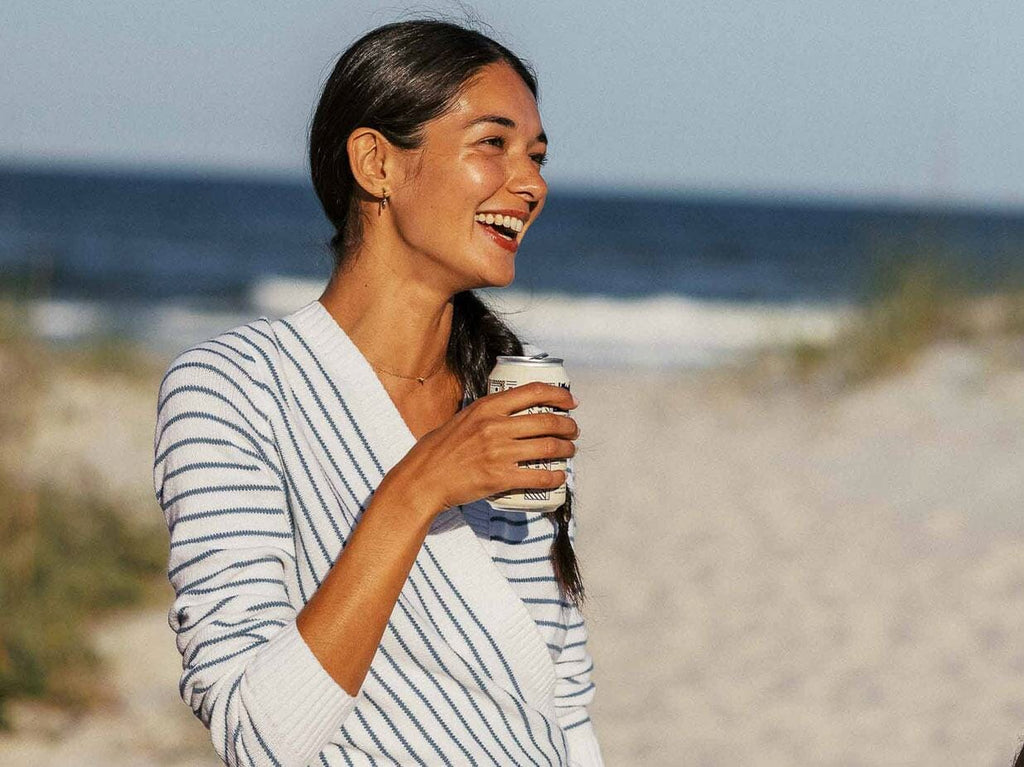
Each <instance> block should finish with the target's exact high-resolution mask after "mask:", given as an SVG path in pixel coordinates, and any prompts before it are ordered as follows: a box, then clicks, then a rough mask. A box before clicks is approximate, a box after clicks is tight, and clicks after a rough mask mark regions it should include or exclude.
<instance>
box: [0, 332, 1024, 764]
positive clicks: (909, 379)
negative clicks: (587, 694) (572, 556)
mask: <svg viewBox="0 0 1024 767" xmlns="http://www.w3.org/2000/svg"><path fill="white" fill-rule="evenodd" d="M570 372H571V373H572V374H573V378H574V385H573V388H574V391H575V392H577V394H578V397H579V399H580V401H581V403H582V404H581V406H580V409H579V411H578V413H577V415H578V419H579V421H580V423H581V426H582V436H581V438H580V440H579V443H578V444H579V454H578V462H577V468H578V476H579V479H578V485H579V503H578V512H577V513H578V522H579V544H578V547H579V551H580V556H581V559H582V563H583V572H584V579H585V582H586V585H587V590H588V594H589V603H588V607H587V610H586V614H587V617H588V620H589V625H590V632H591V652H592V654H593V655H594V658H595V661H596V672H595V673H596V681H597V684H598V693H597V698H596V701H595V704H594V707H593V710H592V715H593V719H594V721H595V724H596V727H597V731H598V734H599V736H600V739H601V742H602V745H603V749H604V754H605V760H606V763H607V764H609V765H706V766H708V767H711V766H717V765H723V766H724V765H736V764H757V765H779V766H780V767H782V766H792V765H823V766H831V765H835V766H839V765H872V766H875V765H923V764H949V765H971V766H972V767H973V766H977V765H980V766H983V767H985V766H988V765H991V766H992V767H996V766H997V765H1007V766H1008V765H1010V764H1011V763H1012V761H1013V754H1014V752H1015V749H1016V748H1017V747H1018V745H1019V743H1020V740H1021V738H1022V737H1024V649H1021V646H1020V645H1018V644H1017V640H1018V638H1019V637H1020V636H1021V634H1022V632H1024V517H1022V515H1021V514H1020V502H1021V499H1022V498H1024V353H1022V351H1021V347H1020V345H1019V344H1004V345H1002V346H999V347H996V346H982V345H943V346H935V347H932V348H931V349H930V350H928V351H927V352H926V353H925V354H923V355H922V356H920V357H919V358H918V359H917V360H916V361H915V363H914V365H913V366H912V368H911V369H909V370H907V371H905V372H903V373H901V374H899V375H894V376H890V377H886V378H883V379H879V380H877V381H875V382H872V383H869V384H865V385H862V386H859V387H856V388H848V389H843V390H833V389H830V388H829V387H821V386H813V385H808V384H801V383H798V382H796V381H794V380H791V379H789V378H788V377H786V376H780V375H771V374H767V373H765V372H764V371H753V370H744V371H741V372H737V371H735V370H727V369H716V370H707V371H702V372H667V371H665V372H656V371H646V372H641V373H632V372H629V371H624V370H611V371H601V370H597V369H576V370H573V369H570ZM155 387H156V380H152V379H149V378H145V377H142V378H141V379H134V380H133V379H125V378H112V377H103V376H100V375H95V376H91V377H89V376H66V377H63V378H59V379H55V380H53V381H52V382H51V383H50V384H49V386H48V389H47V391H46V392H45V393H44V403H45V404H44V406H42V407H40V408H39V409H38V412H37V416H36V417H37V424H36V427H35V429H34V431H33V434H34V436H33V439H32V440H31V444H30V445H28V454H27V456H24V457H23V459H22V460H20V462H19V466H20V468H19V470H20V471H22V472H26V473H33V472H36V473H39V474H38V476H40V477H43V478H46V479H48V480H49V481H54V482H58V483H60V482H63V483H66V484H69V485H74V484H75V483H79V482H89V483H92V485H94V486H95V487H98V488H100V489H102V491H103V492H106V493H109V494H110V495H111V496H112V497H115V498H117V499H120V500H121V501H122V502H123V503H122V505H123V506H124V507H125V508H126V509H128V510H129V513H131V514H133V515H138V516H139V518H143V519H150V520H154V521H159V519H160V511H159V508H158V506H157V504H156V501H155V500H153V498H152V493H151V489H150V488H149V485H148V483H149V481H150V475H149V471H150V466H151V450H152V421H153V409H154V406H155V394H156V388H155ZM112 401H114V402H116V407H117V410H118V413H119V414H120V419H119V422H118V426H117V428H116V429H114V430H113V431H108V432H102V431H100V430H99V429H98V425H99V424H101V423H103V422H105V419H106V418H107V416H108V415H109V408H110V407H111V402H112ZM93 427H96V428H93ZM54 466H60V467H61V468H60V472H59V474H58V475H56V476H52V475H48V474H47V472H52V471H53V469H52V467H54ZM155 534H157V533H155ZM94 637H95V642H96V645H97V648H98V650H99V652H100V654H101V655H102V657H104V658H105V659H106V663H107V668H108V669H109V675H110V679H111V680H113V682H114V691H113V694H112V696H111V699H110V700H109V701H107V702H106V703H104V705H103V706H101V707H100V708H99V709H98V710H96V711H95V712H93V713H91V714H88V715H85V716H81V717H77V718H71V717H62V716H60V715H57V714H55V713H54V712H52V711H47V710H45V709H41V708H39V707H38V706H31V705H26V704H19V705H18V706H16V707H15V708H14V709H13V712H12V713H13V714H14V715H15V716H14V719H15V724H16V726H17V727H18V730H17V731H16V732H15V734H13V735H12V734H4V735H0V763H2V764H4V765H12V767H13V766H14V765H29V764H31V765H35V764H58V763H59V764H62V765H95V764H108V765H203V764H207V765H213V764H216V763H218V762H217V760H216V758H215V757H214V756H213V752H212V749H211V748H210V747H209V746H208V745H207V736H206V733H205V731H204V730H203V728H202V727H201V725H200V724H199V723H198V722H197V721H195V720H194V719H192V717H191V714H190V713H189V712H188V711H187V709H186V708H185V706H184V704H182V703H181V702H180V701H179V700H178V698H177V691H176V684H175V680H176V678H177V673H178V668H179V667H180V666H179V664H180V660H179V658H178V656H177V654H176V652H175V650H174V646H173V638H172V635H171V632H170V630H169V629H168V628H167V626H166V623H165V620H164V606H162V605H159V604H157V605H155V606H150V607H147V608H145V609H143V610H138V611H135V612H132V613H128V614H124V615H119V616H118V617H116V618H114V619H109V620H106V621H105V622H103V623H102V624H99V625H98V626H97V628H96V631H95V634H94Z"/></svg>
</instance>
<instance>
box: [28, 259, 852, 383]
mask: <svg viewBox="0 0 1024 767" xmlns="http://www.w3.org/2000/svg"><path fill="white" fill-rule="evenodd" d="M323 287H324V284H323V282H321V281H317V280H301V279H289V278H278V277H274V278H265V279H261V280H259V281H257V282H256V283H254V284H253V285H252V287H251V290H250V292H249V295H248V301H247V306H243V307H232V308H230V309H228V308H219V307H218V306H217V305H216V304H212V305H211V304H196V303H194V302H185V301H163V302H152V303H145V304H143V303H123V302H122V303H118V302H109V301H68V300H52V299H47V300H40V301H36V302H35V303H34V304H33V305H32V307H31V312H30V316H29V319H30V324H31V326H32V330H33V332H35V333H36V334H37V335H40V336H43V337H46V338H50V339H54V340H58V341H62V342H76V341H79V340H85V339H88V338H96V337H106V338H110V337H123V338H128V339H131V340H134V341H137V342H139V343H141V344H143V345H145V346H147V347H148V348H150V349H153V350H154V351H157V352H160V353H167V354H172V353H174V352H177V351H180V350H183V349H185V348H187V347H189V346H191V345H193V344H196V343H200V342H202V341H204V340H206V339H208V338H212V337H213V336H215V335H217V334H218V333H221V332H223V331H225V330H228V329H230V328H232V327H236V326H238V325H241V324H243V323H245V322H248V321H251V320H253V319H256V318H257V317H261V316H265V317H270V318H275V317H281V316H284V315H286V314H289V313H291V312H292V311H295V310H296V309H299V308H301V307H302V306H304V305H306V304H307V303H309V302H310V301H313V300H315V299H316V298H317V297H318V296H319V295H320V293H321V292H322V291H323ZM482 293H483V297H484V300H485V301H486V302H487V303H488V304H489V305H490V306H491V307H492V308H493V309H494V310H495V311H496V312H497V313H498V314H499V315H500V316H502V317H503V318H504V319H505V321H506V322H507V323H508V324H509V325H510V326H511V327H512V328H513V329H514V330H515V331H516V332H517V333H518V334H519V336H520V337H521V338H522V339H523V341H524V342H527V343H529V344H531V345H532V346H534V347H538V348H540V349H543V350H545V351H547V352H548V353H550V354H552V355H553V356H560V357H563V358H564V359H565V360H566V362H567V364H571V365H583V366H588V367H624V366H641V367H651V368H679V367H682V368H693V367H705V366H708V365H714V364H717V363H721V362H724V361H728V360H730V359H734V358H736V357H737V356H741V355H743V354H747V353H750V352H753V351H756V350H759V349H764V348H767V347H772V346H779V345H791V344H797V343H812V344H823V343H827V342H828V341H830V340H831V339H833V338H834V337H835V336H836V334H837V333H838V332H839V331H840V329H841V328H842V326H843V323H844V322H846V320H847V319H848V317H849V316H850V314H851V311H852V310H851V309H850V308H849V307H846V306H841V305H835V304H832V305H829V304H819V305H813V304H752V303H742V302H728V301H705V300H698V299H693V298H687V297H685V296H676V295H661V296H654V297H650V298H637V299H629V298H609V297H603V296H571V295H565V294H561V293H535V294H531V293H526V292H522V291H516V290H487V291H482Z"/></svg>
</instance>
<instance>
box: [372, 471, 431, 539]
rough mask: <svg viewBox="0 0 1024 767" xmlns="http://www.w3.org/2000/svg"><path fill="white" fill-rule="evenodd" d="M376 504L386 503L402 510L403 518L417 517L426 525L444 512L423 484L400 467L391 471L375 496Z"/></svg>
mask: <svg viewBox="0 0 1024 767" xmlns="http://www.w3.org/2000/svg"><path fill="white" fill-rule="evenodd" d="M373 498H374V503H375V504H378V505H379V504H381V503H384V504H386V505H387V506H389V507H392V508H396V509H401V510H402V516H403V517H405V516H408V515H415V516H416V517H418V518H419V519H420V520H422V521H423V522H424V523H426V524H428V525H429V524H430V523H431V522H432V521H433V519H434V517H436V516H437V515H438V514H440V513H441V512H442V511H444V504H443V503H442V502H441V501H440V500H438V499H436V498H435V497H434V495H433V494H432V493H430V492H429V491H428V489H427V488H425V487H423V483H422V482H415V481H413V479H412V478H411V477H408V476H407V474H406V472H405V471H403V470H402V468H401V467H400V466H396V467H394V468H393V469H392V470H391V471H389V472H388V473H387V474H386V475H385V476H384V478H383V479H382V480H381V482H380V484H379V485H378V486H377V490H376V491H375V492H374V494H373Z"/></svg>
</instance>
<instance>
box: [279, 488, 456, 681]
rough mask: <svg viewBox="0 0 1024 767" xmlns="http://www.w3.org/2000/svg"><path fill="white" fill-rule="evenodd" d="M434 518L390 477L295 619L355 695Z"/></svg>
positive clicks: (336, 676)
mask: <svg viewBox="0 0 1024 767" xmlns="http://www.w3.org/2000/svg"><path fill="white" fill-rule="evenodd" d="M436 512H437V510H436V509H431V508H429V503H428V502H425V501H424V500H423V499H422V498H420V499H416V498H413V497H410V495H409V494H408V493H405V492H404V491H403V490H402V488H401V486H400V485H399V484H398V483H396V482H388V478H385V481H384V482H382V483H381V485H380V487H379V488H378V489H377V492H376V493H375V494H374V496H373V499H372V501H371V502H370V505H369V506H368V507H367V508H366V510H365V511H364V512H363V516H362V518H361V519H360V521H359V524H357V525H356V527H355V530H354V531H353V533H352V535H351V536H350V537H349V539H348V542H347V543H346V545H345V548H344V549H343V550H342V552H341V554H340V555H339V557H338V559H337V560H336V561H335V563H334V565H333V566H332V567H331V570H330V571H329V572H328V574H327V577H326V578H325V579H324V581H323V583H321V584H320V588H318V589H317V591H316V593H315V594H313V596H312V597H311V598H310V600H309V601H308V602H307V603H306V605H305V607H303V608H302V610H301V612H300V613H299V615H298V617H297V619H296V624H297V628H298V630H299V633H300V634H301V635H302V638H303V639H304V640H305V641H306V644H308V645H309V648H310V650H311V651H312V653H313V655H315V656H316V658H317V660H319V661H320V664H321V665H322V666H323V667H324V669H325V670H326V671H327V673H328V674H330V675H331V677H333V678H334V680H335V681H336V682H337V683H338V684H339V685H340V686H341V687H342V689H344V690H345V691H346V692H347V693H348V694H349V695H352V696H353V697H354V696H356V695H357V694H358V693H359V688H360V687H361V686H362V684H363V679H364V678H365V677H366V673H367V671H368V670H369V668H370V663H371V661H372V660H373V656H374V654H375V653H376V652H377V646H378V644H379V643H380V638H381V636H382V635H383V633H384V629H385V627H386V626H387V623H388V620H389V619H390V617H391V612H392V610H394V607H395V602H397V601H398V595H399V593H400V592H401V590H402V586H403V585H404V584H405V581H406V578H407V577H408V575H409V571H410V570H411V569H412V565H413V562H414V561H415V560H416V555H417V554H418V553H419V550H420V547H421V546H422V545H423V541H424V539H425V538H426V536H427V531H428V530H429V529H430V523H431V521H432V520H433V518H434V516H436Z"/></svg>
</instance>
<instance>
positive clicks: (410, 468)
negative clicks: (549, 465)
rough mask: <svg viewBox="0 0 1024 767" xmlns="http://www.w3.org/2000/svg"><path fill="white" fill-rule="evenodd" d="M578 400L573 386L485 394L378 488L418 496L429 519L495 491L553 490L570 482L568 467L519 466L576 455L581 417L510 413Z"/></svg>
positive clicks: (424, 440)
mask: <svg viewBox="0 0 1024 767" xmlns="http://www.w3.org/2000/svg"><path fill="white" fill-rule="evenodd" d="M576 404H577V403H576V401H575V400H574V399H573V397H572V394H570V393H569V390H568V389H564V388H562V387H559V386H553V385H551V384H545V383H529V384H525V385H523V386H517V387H515V388H513V389H506V390H505V391H501V392H496V393H494V394H488V395H487V396H486V397H481V398H480V399H478V400H476V401H475V402H473V403H471V404H470V405H468V406H467V407H465V408H463V409H462V410H460V411H459V412H458V413H456V414H455V415H454V416H453V417H452V419H451V420H449V421H448V422H446V423H444V424H442V425H441V426H439V427H438V428H436V429H434V430H433V431H431V432H428V433H427V434H424V435H423V436H422V437H421V438H420V440H419V441H418V442H417V443H416V445H415V446H413V448H412V449H411V450H410V451H409V452H408V453H407V454H406V455H405V457H404V458H402V460H401V461H399V462H398V463H397V464H396V465H395V466H394V467H393V468H392V469H391V471H389V472H388V474H387V476H386V477H385V478H384V480H383V481H382V483H381V485H382V486H384V485H387V486H388V487H389V488H390V489H391V490H392V491H398V492H400V493H402V494H404V495H406V496H407V497H408V498H409V499H410V500H415V504H416V506H417V507H419V508H422V509H423V510H424V511H426V512H427V513H429V514H430V515H431V517H433V516H435V515H437V514H439V513H440V512H442V511H444V510H445V509H448V508H451V507H452V506H458V505H460V504H464V503H470V502H472V501H475V500H477V499H479V498H485V497H487V496H490V495H494V494H495V493H503V492H506V491H508V490H515V489H518V488H524V487H528V488H538V489H541V488H543V489H550V488H556V487H558V486H559V485H561V484H562V483H563V482H565V472H564V471H561V470H553V471H549V470H547V469H537V468H524V467H522V466H520V465H519V463H521V462H523V461H546V460H554V459H561V458H570V457H572V456H573V455H574V454H575V453H576V446H575V445H574V444H573V440H574V439H576V438H577V437H578V436H579V433H580V431H579V427H578V426H577V425H576V421H575V420H573V419H572V418H571V417H570V416H568V415H560V414H558V413H524V414H522V415H513V414H514V413H518V412H520V411H523V410H527V409H529V408H532V407H538V406H547V407H552V408H557V409H559V410H563V411H568V410H572V409H573V408H575V407H576ZM379 490H380V489H378V492H379Z"/></svg>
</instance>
